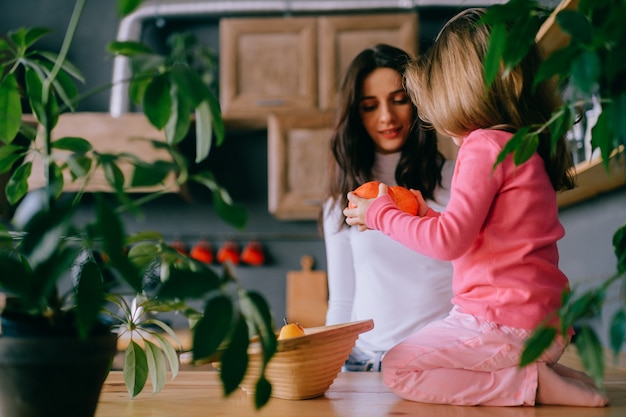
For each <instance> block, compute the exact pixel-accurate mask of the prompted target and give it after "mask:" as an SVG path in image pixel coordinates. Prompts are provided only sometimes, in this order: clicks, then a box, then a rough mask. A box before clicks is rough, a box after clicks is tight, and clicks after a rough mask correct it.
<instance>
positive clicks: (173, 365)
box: [154, 333, 180, 379]
mask: <svg viewBox="0 0 626 417" xmlns="http://www.w3.org/2000/svg"><path fill="white" fill-rule="evenodd" d="M154 337H155V338H156V339H157V340H158V341H159V344H160V345H161V350H162V351H163V353H164V354H165V357H166V358H167V361H168V363H169V365H170V371H171V372H172V379H174V378H176V375H178V371H179V369H180V362H179V360H178V354H177V353H176V349H174V346H172V342H170V341H169V340H167V339H166V338H165V336H163V335H162V334H159V333H155V334H154ZM174 340H176V339H174Z"/></svg>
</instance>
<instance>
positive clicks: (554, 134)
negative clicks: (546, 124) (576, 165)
mask: <svg viewBox="0 0 626 417" xmlns="http://www.w3.org/2000/svg"><path fill="white" fill-rule="evenodd" d="M555 113H556V114H557V115H558V116H557V117H556V118H555V119H554V121H553V122H552V124H551V125H550V144H551V148H552V152H554V151H555V150H556V145H557V143H558V141H559V140H560V139H561V137H563V136H564V135H565V134H567V131H568V130H570V129H571V128H572V125H573V124H574V116H573V114H572V111H571V109H570V108H569V107H568V106H567V105H563V106H561V108H560V109H558V110H557V111H556V112H555Z"/></svg>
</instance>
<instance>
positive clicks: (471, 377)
mask: <svg viewBox="0 0 626 417" xmlns="http://www.w3.org/2000/svg"><path fill="white" fill-rule="evenodd" d="M531 333H532V332H531V331H529V330H523V329H517V328H513V327H507V326H501V325H498V324H494V323H491V322H487V321H485V320H481V319H478V318H476V317H474V316H472V315H469V314H465V313H463V312H461V311H460V308H458V307H454V308H453V309H452V311H451V312H450V314H449V315H448V316H447V317H446V318H445V319H443V320H438V321H435V322H432V323H430V324H428V325H426V326H425V327H423V328H422V329H420V330H419V331H418V332H417V333H415V334H414V335H412V336H410V337H409V338H407V339H406V340H404V341H403V342H400V343H399V344H398V345H396V346H394V347H393V348H391V350H389V351H388V352H387V353H386V355H385V357H384V358H383V366H382V373H383V379H384V381H385V384H386V385H387V386H388V387H389V388H390V389H391V390H392V391H393V392H395V393H396V394H397V395H398V396H400V397H402V398H404V399H407V400H411V401H419V402H425V403H437V404H455V405H492V406H517V405H527V406H532V405H534V404H535V396H536V394H537V365H536V363H533V364H530V365H528V366H525V367H524V368H520V367H519V362H520V357H521V354H522V352H523V349H524V342H525V341H526V339H527V338H528V337H529V336H530V334H531ZM564 349H565V344H564V343H563V341H562V340H561V339H559V340H557V341H556V342H555V343H554V344H553V345H552V346H550V348H549V349H548V350H547V351H546V352H545V353H544V354H543V356H542V357H541V358H540V360H541V361H546V362H548V363H555V362H556V361H558V360H559V358H560V357H561V355H562V353H563V350H564Z"/></svg>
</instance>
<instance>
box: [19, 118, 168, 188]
mask: <svg viewBox="0 0 626 417" xmlns="http://www.w3.org/2000/svg"><path fill="white" fill-rule="evenodd" d="M52 135H53V138H52V140H53V141H54V140H57V139H60V138H63V137H82V138H85V139H87V140H88V141H89V142H90V143H91V144H92V146H93V147H94V149H95V150H96V151H98V152H100V153H111V154H119V153H123V152H127V153H131V154H134V155H136V156H138V157H139V158H141V159H142V160H143V161H146V162H154V161H156V160H164V161H172V157H171V155H170V154H169V152H167V151H166V150H164V149H156V148H154V147H153V146H152V145H151V143H150V142H149V140H158V141H165V134H164V133H163V132H162V131H159V130H157V129H156V128H155V127H153V126H152V125H151V124H150V123H149V122H148V120H147V119H146V117H145V115H144V114H143V113H125V114H123V115H121V116H120V117H113V116H111V115H110V114H109V113H91V112H77V113H66V114H63V115H61V117H60V118H59V121H58V123H57V125H56V127H55V129H54V130H53V131H52ZM37 140H39V138H37ZM36 146H39V145H38V144H37V145H36ZM66 154H68V153H67V152H66V151H60V150H55V151H54V152H53V157H54V158H55V160H56V161H57V163H59V164H61V163H63V160H64V158H65V155H66ZM32 161H33V168H32V174H31V176H30V178H29V181H28V186H29V189H30V190H33V189H36V188H40V187H43V186H44V185H45V179H44V177H43V161H42V159H41V158H39V157H33V158H32ZM119 167H120V169H121V170H122V173H123V174H124V177H125V179H126V181H130V179H131V177H132V171H133V166H132V165H131V164H129V163H120V164H119ZM64 182H65V184H64V187H63V191H66V192H76V191H79V190H80V189H81V186H82V184H81V183H80V182H72V179H71V178H70V176H69V175H65V176H64ZM166 186H167V187H168V189H170V191H172V192H176V191H178V188H177V187H175V185H174V178H173V176H171V177H170V178H168V179H167V180H166ZM162 188H163V187H162V186H159V187H141V188H139V187H138V188H133V189H132V190H131V191H132V192H149V191H154V190H156V189H162ZM84 191H87V192H99V191H100V192H112V189H111V187H110V186H109V184H108V183H107V181H106V179H105V178H104V173H103V172H102V168H98V170H97V171H96V172H95V173H94V176H93V177H92V178H91V180H90V181H89V183H88V185H87V187H86V188H85V190H84Z"/></svg>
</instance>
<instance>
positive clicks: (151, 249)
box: [128, 242, 159, 270]
mask: <svg viewBox="0 0 626 417" xmlns="http://www.w3.org/2000/svg"><path fill="white" fill-rule="evenodd" d="M158 252H159V248H158V246H157V245H155V244H154V243H152V242H139V243H137V244H135V245H133V246H132V247H131V248H130V249H129V250H128V259H129V260H130V261H131V262H132V263H133V265H135V266H136V267H137V268H138V269H140V270H145V268H147V267H148V266H149V265H150V264H151V263H152V261H153V260H154V259H155V257H156V256H157V254H158Z"/></svg>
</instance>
